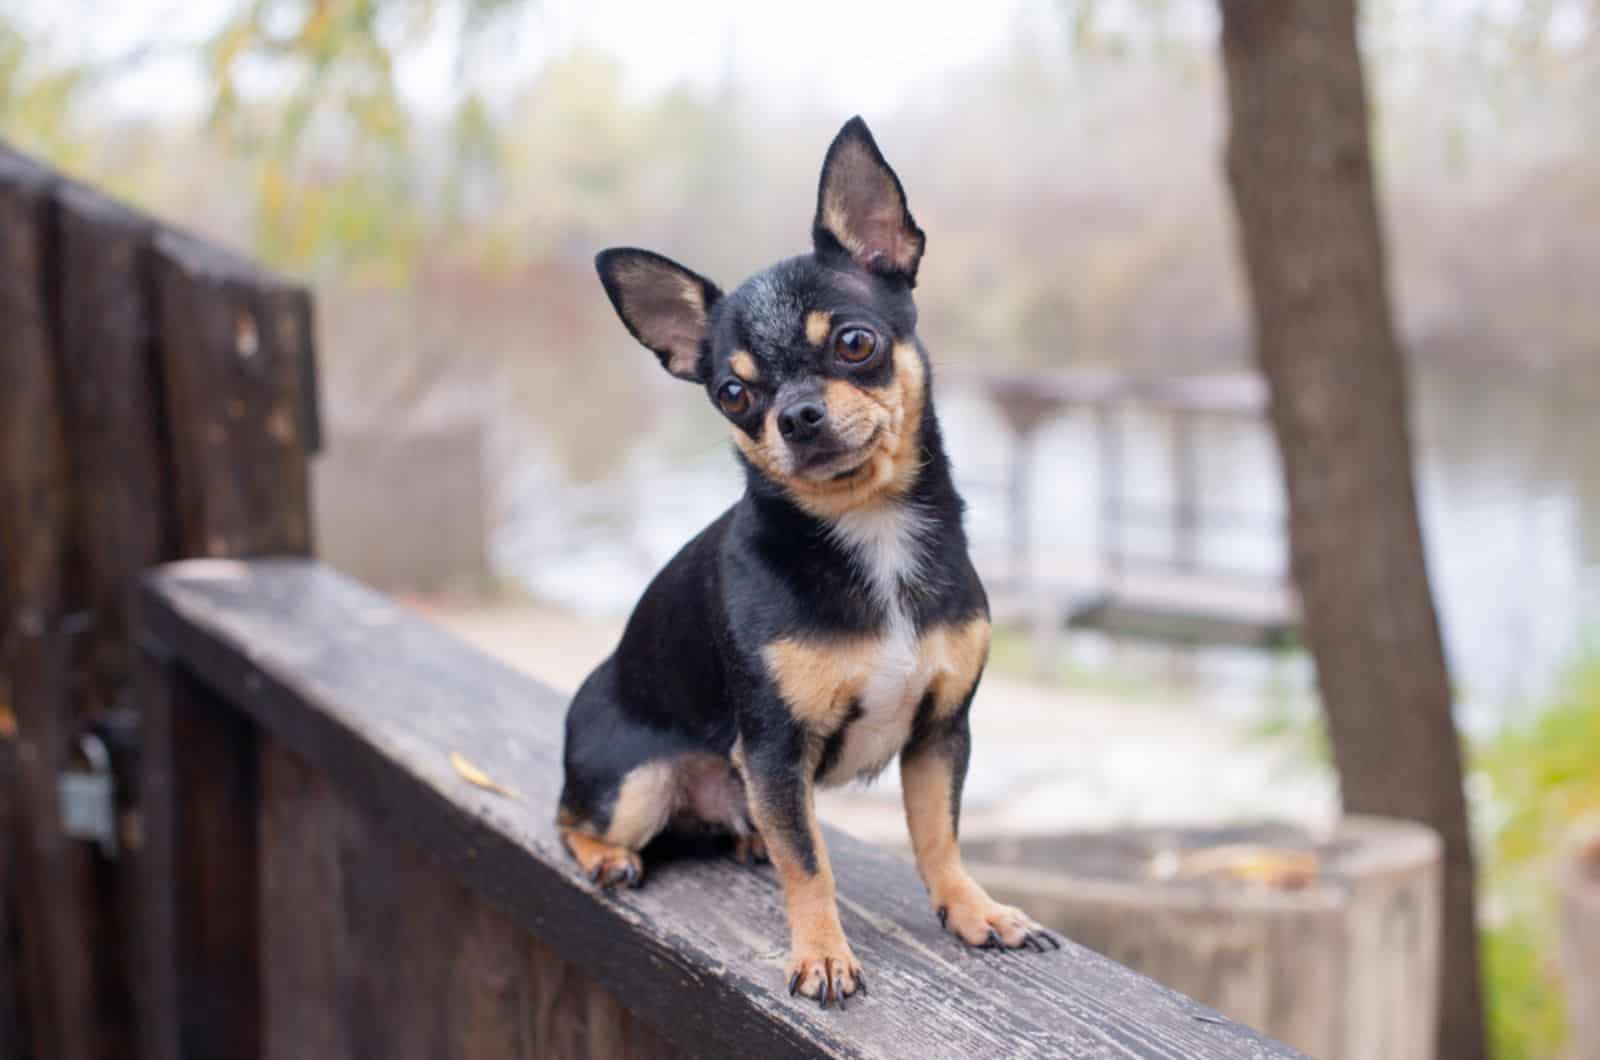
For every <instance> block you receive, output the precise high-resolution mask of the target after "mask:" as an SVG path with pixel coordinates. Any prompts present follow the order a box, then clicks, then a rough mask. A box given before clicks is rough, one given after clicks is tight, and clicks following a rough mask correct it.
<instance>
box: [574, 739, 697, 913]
mask: <svg viewBox="0 0 1600 1060" xmlns="http://www.w3.org/2000/svg"><path fill="white" fill-rule="evenodd" d="M676 789H677V777H676V775H675V773H674V769H673V765H672V763H671V762H668V761H662V760H657V761H654V762H646V763H645V764H644V765H641V766H636V767H635V768H634V769H632V770H630V771H629V772H628V773H627V775H626V776H624V777H623V778H622V783H621V784H619V785H617V789H616V796H615V798H614V799H613V800H611V805H610V810H609V812H608V813H607V814H606V819H605V821H604V822H597V821H594V820H586V819H583V818H581V817H579V816H578V815H577V814H575V813H572V812H571V811H569V810H567V809H565V808H564V809H563V810H562V813H561V816H560V818H559V819H558V822H557V823H558V824H559V825H560V827H561V841H562V842H563V843H564V844H565V845H566V848H567V851H568V852H569V853H570V854H571V855H572V856H573V857H574V858H576V859H577V862H578V865H579V866H580V867H581V868H582V869H583V872H584V875H586V876H588V877H589V879H590V880H591V881H593V882H594V883H597V884H599V885H600V886H601V887H615V886H617V885H618V884H626V885H628V886H629V887H637V886H639V884H640V883H642V882H644V863H643V862H642V861H641V860H640V858H639V851H641V850H643V849H644V846H645V844H646V843H648V842H650V840H652V839H654V838H655V837H656V835H657V834H658V833H660V831H661V830H662V829H663V828H665V827H666V825H667V821H668V820H669V819H671V817H672V810H673V804H674V798H675V793H676Z"/></svg>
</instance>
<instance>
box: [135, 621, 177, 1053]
mask: <svg viewBox="0 0 1600 1060" xmlns="http://www.w3.org/2000/svg"><path fill="white" fill-rule="evenodd" d="M138 640H139V643H140V652H139V656H138V658H137V660H136V664H135V666H136V668H135V678H134V679H135V683H136V687H137V689H138V698H139V703H140V711H141V717H142V719H143V726H144V732H143V740H142V748H141V753H140V756H139V794H140V798H141V801H142V803H143V811H142V824H141V831H142V832H143V837H142V838H143V849H141V850H140V851H139V857H138V861H137V863H136V866H135V869H136V871H135V874H134V879H135V884H134V885H135V887H136V888H137V891H138V894H137V900H138V904H139V915H138V924H139V928H138V938H137V944H138V960H139V970H140V988H139V992H138V996H137V1001H138V1006H139V1009H138V1025H139V1057H140V1060H180V1057H182V1055H183V1054H182V1042H181V1039H182V1012H181V1009H180V1004H181V990H182V987H181V977H180V975H179V971H178V932H179V927H178V924H179V921H178V868H177V865H178V849H177V846H178V834H177V832H178V819H177V817H178V815H177V805H178V795H177V791H178V780H177V763H176V762H175V761H174V757H175V748H174V746H173V744H174V735H173V709H174V708H173V702H174V700H175V699H176V698H177V696H178V695H179V693H178V691H177V685H178V683H179V682H180V681H182V680H183V679H184V678H183V674H182V673H181V672H180V671H179V670H178V668H177V667H176V666H174V665H172V663H171V659H170V656H169V655H168V654H167V653H166V651H165V650H164V649H163V648H162V647H161V646H160V644H159V643H158V642H156V641H154V640H153V639H152V638H149V637H144V636H141V637H139V638H138Z"/></svg>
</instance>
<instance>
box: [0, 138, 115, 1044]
mask: <svg viewBox="0 0 1600 1060" xmlns="http://www.w3.org/2000/svg"><path fill="white" fill-rule="evenodd" d="M54 187H55V178H54V177H53V176H52V175H51V174H50V173H49V172H48V171H47V170H44V169H43V168H41V167H39V166H37V165H34V164H33V163H31V162H29V161H27V160H26V159H23V158H22V157H20V156H17V155H14V154H11V153H10V152H0V336H4V340H3V343H0V380H4V384H3V385H0V556H3V557H4V564H3V567H0V577H3V578H4V586H3V588H0V600H3V601H4V604H5V613H4V614H3V615H0V655H3V665H4V667H5V670H6V684H7V686H8V688H9V694H10V697H11V706H12V709H13V710H14V711H15V713H16V717H17V723H18V728H19V733H18V739H17V747H16V762H17V774H16V794H17V823H18V832H19V837H20V842H19V844H18V848H17V849H18V854H19V856H18V887H19V892H20V902H21V906H20V908H21V909H22V917H21V920H22V923H23V924H24V925H25V928H24V930H25V934H24V938H23V946H24V950H25V957H24V965H25V967H26V968H27V975H26V976H25V982H26V989H27V990H28V995H29V996H28V1007H29V1011H30V1012H31V1013H32V1014H33V1019H32V1031H33V1035H34V1052H35V1053H36V1055H39V1056H49V1057H60V1058H61V1060H80V1058H83V1060H87V1058H88V1057H91V1056H93V1055H96V1049H97V1044H98V1043H97V1040H96V1038H97V1030H98V1019H97V1015H98V1009H97V1005H96V987H95V968H94V962H93V959H92V956H93V952H94V951H93V936H94V933H95V932H94V928H95V924H94V918H93V912H94V909H95V907H96V903H95V901H94V876H93V870H94V864H93V861H92V855H91V854H90V852H89V851H88V850H87V849H86V848H84V847H82V846H80V845H79V844H77V843H76V842H74V841H72V840H69V839H67V838H66V837H65V836H63V835H62V834H61V830H60V828H59V826H58V825H57V822H58V821H59V820H60V816H59V812H58V809H57V805H56V776H57V774H58V773H59V772H60V771H61V769H62V768H63V767H64V766H65V765H66V763H67V759H68V756H69V755H70V754H71V749H72V746H73V741H74V739H75V737H76V734H77V728H78V718H77V713H78V711H77V701H76V699H75V697H74V695H73V693H72V685H71V681H70V679H69V675H70V672H71V670H72V666H73V645H72V638H71V636H70V634H69V633H68V632H67V631H66V629H65V620H66V618H67V616H68V614H69V613H71V612H72V611H73V610H74V608H75V605H76V601H75V599H74V585H73V578H72V563H73V555H72V550H73V525H72V516H73V512H72V467H71V462H70V460H69V458H68V453H67V444H66V434H65V423H64V416H63V412H62V408H61V402H60V377H59V364H58V363H57V359H56V348H55V327H54V314H53V312H52V307H51V303H50V283H49V277H50V270H51V267H52V264H53V260H54V249H55V248H54V244H53V241H52V238H51V235H52V214H53V206H52V200H51V195H52V193H53V191H54Z"/></svg>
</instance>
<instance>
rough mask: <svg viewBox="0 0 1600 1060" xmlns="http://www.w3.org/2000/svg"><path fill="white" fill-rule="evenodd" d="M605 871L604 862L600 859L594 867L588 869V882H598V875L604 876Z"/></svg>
mask: <svg viewBox="0 0 1600 1060" xmlns="http://www.w3.org/2000/svg"><path fill="white" fill-rule="evenodd" d="M605 872H606V863H605V862H603V861H602V862H600V863H599V864H597V865H595V867H594V868H592V869H590V870H589V882H590V883H599V882H600V877H601V876H604V875H605Z"/></svg>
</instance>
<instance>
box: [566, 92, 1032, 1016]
mask: <svg viewBox="0 0 1600 1060" xmlns="http://www.w3.org/2000/svg"><path fill="white" fill-rule="evenodd" d="M813 242H814V252H813V253H812V254H809V255H804V256H801V257H796V258H791V259H789V260H787V261H783V262H780V263H778V264H776V265H774V266H772V267H771V268H769V269H767V270H766V271H764V272H761V273H758V274H757V275H755V276H754V277H752V278H751V279H749V280H747V281H746V282H745V283H744V284H742V285H741V286H740V287H738V288H737V289H736V290H735V291H733V292H732V293H731V294H729V295H727V296H723V295H722V294H721V292H720V291H718V289H717V287H716V286H715V285H714V284H712V283H711V282H710V281H709V280H706V279H704V278H703V277H700V276H698V275H696V274H695V273H693V272H690V271H689V270H687V269H685V268H683V267H682V266H679V265H677V264H675V263H673V262H671V261H669V260H668V259H666V258H662V257H660V256H658V255H655V254H652V253H650V252H648V251H641V250H634V249H627V248H619V249H613V250H607V251H605V252H603V253H602V254H600V255H599V257H598V258H597V259H596V266H597V269H598V271H599V273H600V278H601V281H602V283H603V284H604V286H605V290H606V293H607V294H608V295H609V296H610V298H611V301H612V303H613V305H614V306H615V307H616V309H617V312H618V314H619V315H620V316H621V318H622V320H623V322H624V323H625V324H626V326H627V327H628V329H629V331H630V332H631V333H632V334H633V335H634V337H635V338H637V339H638V340H639V341H640V342H641V343H642V344H644V345H645V346H646V347H648V348H650V349H652V350H653V351H654V352H655V353H656V354H657V356H658V357H659V358H660V359H661V361H662V364H663V366H664V367H666V368H667V370H668V371H670V372H672V373H673V374H675V375H677V376H679V377H681V378H684V379H687V380H689V381H692V382H696V383H698V384H700V385H701V386H702V387H703V388H704V389H705V391H706V394H707V396H708V397H710V399H711V400H712V403H713V404H714V405H715V406H717V407H718V408H719V409H720V410H721V411H722V412H723V414H724V415H725V416H726V418H727V419H728V420H729V423H730V425H731V429H732V432H733V436H734V440H735V442H736V446H735V448H736V451H737V453H738V456H739V459H740V460H741V462H742V463H743V465H744V469H745V477H746V490H745V494H744V496H743V497H742V498H741V499H740V500H739V501H738V502H737V503H735V504H734V505H733V507H731V508H730V509H729V510H728V511H727V512H725V513H724V514H723V515H722V516H721V517H720V518H719V519H717V520H716V521H715V522H714V523H712V524H711V525H710V526H709V527H707V528H706V529H705V530H704V531H702V532H701V533H700V534H699V535H698V536H697V537H695V538H694V539H693V540H692V541H690V542H689V543H688V544H687V545H686V546H685V547H684V548H683V550H682V551H680V552H679V553H678V554H677V556H675V557H674V558H673V559H672V561H671V562H670V563H668V564H667V566H666V567H665V568H664V569H663V570H662V571H661V572H660V574H658V575H657V576H656V578H655V579H654V581H652V582H651V584H650V586H649V588H648V589H646V591H645V593H644V596H643V598H642V599H641V600H640V601H639V604H638V606H637V607H636V608H635V610H634V612H633V615H632V617H631V618H630V620H629V622H628V625H627V628H626V630H625V632H624V633H623V636H622V641H621V644H620V645H619V646H618V648H617V651H616V653H615V654H614V655H612V656H611V657H610V658H609V659H607V660H606V661H605V662H604V663H602V664H601V665H600V667H599V668H598V669H597V670H595V672H594V673H593V674H592V675H590V677H589V678H588V680H587V681H585V682H584V684H583V686H582V688H580V690H579V691H578V694H577V696H576V697H575V698H574V700H573V703H572V706H571V710H570V712H569V714H568V718H567V734H566V752H565V768H566V783H565V787H564V788H563V791H562V795H561V812H560V823H561V825H562V828H563V835H564V836H565V837H566V840H567V842H568V845H569V848H570V849H571V850H572V852H573V853H574V855H575V856H576V857H577V858H578V860H579V861H580V863H581V864H582V865H583V867H584V869H585V870H586V871H587V872H588V873H589V874H590V876H591V878H592V879H594V880H595V881H596V882H598V883H601V884H603V885H608V886H609V885H612V884H615V883H629V884H637V883H638V882H639V881H640V880H641V879H642V872H643V867H642V864H641V863H640V861H639V859H638V854H637V852H638V850H639V849H640V848H641V847H642V846H643V845H644V844H645V842H647V841H648V840H649V839H650V838H651V837H652V836H653V835H655V834H656V833H658V832H660V831H661V830H663V829H664V828H669V827H683V826H688V827H694V828H704V827H706V826H711V827H715V828H725V829H727V830H729V831H731V832H733V833H734V834H735V835H737V836H739V837H740V850H741V852H742V853H743V854H755V855H757V856H759V855H760V854H761V853H762V852H763V851H762V848H763V847H765V849H766V851H768V852H770V854H771V857H772V859H773V861H774V862H775V864H776V865H777V868H778V869H779V873H780V876H781V877H782V879H783V882H784V886H785V891H786V896H787V898H788V901H789V908H790V921H791V929H792V932H793V943H794V954H793V957H792V960H791V979H790V988H791V992H792V993H793V992H804V993H805V994H806V995H807V996H811V997H816V998H818V999H820V1000H821V1001H822V1002H823V1003H824V1004H826V1003H827V1002H828V1001H830V1000H833V999H838V1000H839V1001H840V1002H841V1003H842V1001H843V999H844V997H846V996H848V995H850V994H852V993H854V992H855V991H856V990H857V989H858V987H864V980H863V979H862V977H861V974H860V968H859V966H857V965H856V964H855V961H854V958H853V957H852V956H851V955H850V953H849V947H848V944H847V943H845V941H844V937H843V934H842V931H840V930H839V928H838V918H837V913H836V912H835V911H834V908H833V896H832V876H831V872H830V871H829V869H828V866H827V859H826V851H825V850H824V849H823V848H822V846H821V842H820V839H821V837H820V833H819V832H818V830H817V828H816V826H815V821H814V811H813V809H812V796H811V789H812V786H813V785H814V784H816V783H830V784H831V783H842V782H845V781H848V780H850V779H853V778H855V777H857V776H866V775H871V774H873V773H875V772H877V771H878V770H880V769H881V768H883V767H884V766H885V765H886V764H887V761H888V759H889V758H890V757H892V756H893V755H895V754H896V753H898V754H899V755H900V756H901V759H902V769H903V770H911V769H913V768H915V769H916V770H917V773H916V781H915V783H913V782H912V776H911V773H910V772H907V774H906V776H907V798H906V802H907V812H908V817H909V818H910V821H911V825H912V832H913V838H914V840H916V846H917V853H918V860H919V867H920V868H921V869H922V871H923V876H924V879H925V880H926V881H927V882H928V884H929V887H930V890H932V891H933V892H934V899H935V905H936V907H938V909H939V911H940V916H941V918H951V917H953V916H954V918H955V922H954V923H947V926H949V927H951V930H953V931H955V932H956V933H957V934H958V935H961V936H962V937H963V938H965V939H966V940H967V941H968V942H970V943H972V944H975V945H1003V946H1010V947H1013V948H1016V947H1021V946H1023V945H1025V944H1031V945H1032V946H1034V948H1036V949H1042V948H1043V944H1044V943H1045V942H1049V941H1053V940H1050V939H1049V937H1048V935H1047V934H1046V933H1044V932H1042V931H1040V930H1039V928H1038V926H1037V925H1036V924H1034V923H1033V922H1032V921H1031V920H1028V919H1027V918H1026V917H1024V916H1022V914H1020V913H1019V912H1018V911H1016V910H1013V909H1010V908H1009V907H1004V906H999V905H996V904H995V903H993V902H991V901H989V900H988V896H987V895H984V894H983V893H982V891H981V889H977V888H976V885H975V884H972V883H971V881H970V879H969V878H967V877H966V876H965V874H964V873H963V872H961V870H960V866H959V858H958V856H957V855H956V854H955V853H954V836H955V830H956V824H957V818H958V816H959V812H960V796H961V787H962V780H963V778H964V776H965V772H966V764H967V757H968V753H969V746H970V739H969V735H968V722H967V713H968V709H969V707H970V704H971V698H972V694H973V692H974V691H975V689H976V685H977V678H978V672H979V670H981V666H982V662H983V656H984V655H986V652H987V644H988V620H987V616H988V605H987V600H986V598H985V596H984V591H983V586H982V584H981V583H980V582H979V580H978V576H977V574H976V572H975V571H974V570H973V567H972V564H971V562H970V560H969V559H968V555H967V541H966V536H965V533H964V531H963V529H962V502H961V499H960V497H959V496H958V495H957V493H956V490H955V487H954V485H953V484H952V481H951V476H950V466H949V461H948V460H947V459H946V456H945V452H944V446H943V442H942V439H941V437H940V433H939V425H938V420H937V417H936V416H935V414H934V410H933V405H932V379H931V376H932V372H931V366H930V364H929V361H928V357H927V353H926V351H925V350H924V349H923V347H922V345H921V343H920V341H919V340H918V339H917V336H916V324H917V310H916V306H915V304H914V302H913V300H912V289H913V287H914V286H915V284H916V274H917V267H918V264H919V263H920V260H921V256H922V250H923V246H924V242H925V240H924V236H923V233H922V231H921V229H919V228H918V227H917V226H916V223H915V221H914V220H913V219H912V217H911V214H910V211H909V210H908V209H907V207H906V203H905V195H904V191H903V189H902V188H901V185H900V181H899V178H898V177H896V176H895V174H894V172H893V170H891V169H890V168H889V166H888V165H887V163H885V162H884V160H883V156H882V155H881V153H880V152H879V150H878V147H877V145H876V143H875V142H874V141H873V139H872V136H871V134H870V133H869V132H868V131H867V128H866V125H865V124H864V123H863V122H862V121H861V119H859V118H856V119H853V120H852V121H850V122H849V123H848V124H846V125H845V127H844V128H843V129H842V130H841V131H840V133H839V135H838V137H837V138H836V139H835V141H834V143H833V146H832V147H831V148H830V149H829V152H828V155H827V159H826V161H825V162H824V166H823V174H822V180H821V182H820V185H819V189H818V197H817V214H816V220H815V223H814V225H813ZM863 353H864V354H865V355H864V356H863ZM835 658H837V659H838V660H839V662H838V664H837V665H835V664H834V661H833V660H834V659H835ZM852 740H855V742H854V743H853V742H852ZM913 763H914V765H913ZM946 788H948V797H944V793H945V790H946ZM947 847H948V849H946V848H947ZM957 914H959V915H957Z"/></svg>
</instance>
